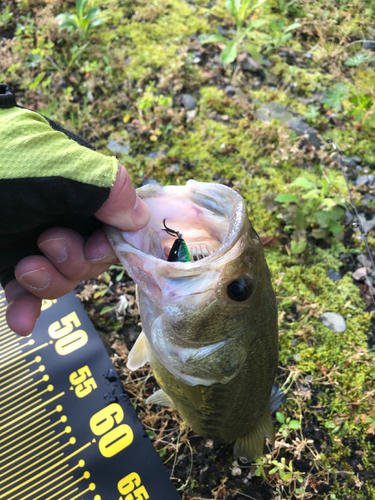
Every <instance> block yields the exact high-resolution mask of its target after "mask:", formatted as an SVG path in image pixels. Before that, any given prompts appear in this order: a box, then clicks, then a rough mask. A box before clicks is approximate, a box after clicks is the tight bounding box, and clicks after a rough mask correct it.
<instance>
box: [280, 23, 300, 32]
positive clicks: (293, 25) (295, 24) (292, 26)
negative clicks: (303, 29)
mask: <svg viewBox="0 0 375 500" xmlns="http://www.w3.org/2000/svg"><path fill="white" fill-rule="evenodd" d="M300 26H302V24H300V23H293V24H291V25H289V26H287V27H286V28H285V29H284V33H288V32H289V31H292V30H295V29H297V28H299V27H300Z"/></svg>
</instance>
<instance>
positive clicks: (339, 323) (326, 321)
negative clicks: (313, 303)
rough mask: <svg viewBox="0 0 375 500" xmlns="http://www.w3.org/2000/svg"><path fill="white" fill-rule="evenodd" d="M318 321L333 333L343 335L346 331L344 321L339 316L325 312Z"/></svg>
mask: <svg viewBox="0 0 375 500" xmlns="http://www.w3.org/2000/svg"><path fill="white" fill-rule="evenodd" d="M320 321H321V322H322V323H323V325H325V326H326V327H327V328H329V329H330V330H332V331H333V332H336V333H343V332H345V330H346V323H345V320H344V318H343V317H342V316H341V315H340V314H336V313H333V312H326V313H324V314H322V315H321V316H320Z"/></svg>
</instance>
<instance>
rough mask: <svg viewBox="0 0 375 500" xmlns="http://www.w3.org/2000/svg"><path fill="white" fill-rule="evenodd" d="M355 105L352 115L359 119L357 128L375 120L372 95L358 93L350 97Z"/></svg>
mask: <svg viewBox="0 0 375 500" xmlns="http://www.w3.org/2000/svg"><path fill="white" fill-rule="evenodd" d="M349 101H350V102H351V104H352V105H353V109H352V110H351V113H350V114H351V115H352V116H353V117H354V118H355V119H356V120H357V122H358V123H357V125H356V128H357V129H360V128H362V126H363V125H364V124H366V123H369V122H371V121H375V106H374V101H373V99H372V97H371V96H368V95H363V94H359V93H357V95H355V96H353V97H351V98H350V99H349Z"/></svg>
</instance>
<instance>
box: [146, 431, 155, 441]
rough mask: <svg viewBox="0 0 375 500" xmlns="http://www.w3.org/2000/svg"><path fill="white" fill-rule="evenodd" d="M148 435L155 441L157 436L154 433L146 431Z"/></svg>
mask: <svg viewBox="0 0 375 500" xmlns="http://www.w3.org/2000/svg"><path fill="white" fill-rule="evenodd" d="M146 434H147V436H148V437H149V438H150V439H154V437H155V434H154V433H153V432H152V431H149V430H146Z"/></svg>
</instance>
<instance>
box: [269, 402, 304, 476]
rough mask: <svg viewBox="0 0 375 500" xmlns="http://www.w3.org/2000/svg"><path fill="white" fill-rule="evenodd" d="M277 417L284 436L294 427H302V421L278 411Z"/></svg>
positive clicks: (280, 430)
mask: <svg viewBox="0 0 375 500" xmlns="http://www.w3.org/2000/svg"><path fill="white" fill-rule="evenodd" d="M276 419H277V421H278V422H279V423H280V424H281V426H280V428H279V432H280V433H281V434H282V435H283V437H284V438H286V437H288V436H289V434H290V431H291V430H292V429H300V428H301V422H299V421H298V420H292V419H291V418H290V417H287V418H285V416H284V415H283V414H282V413H280V412H278V411H277V412H276ZM271 474H272V473H271Z"/></svg>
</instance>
